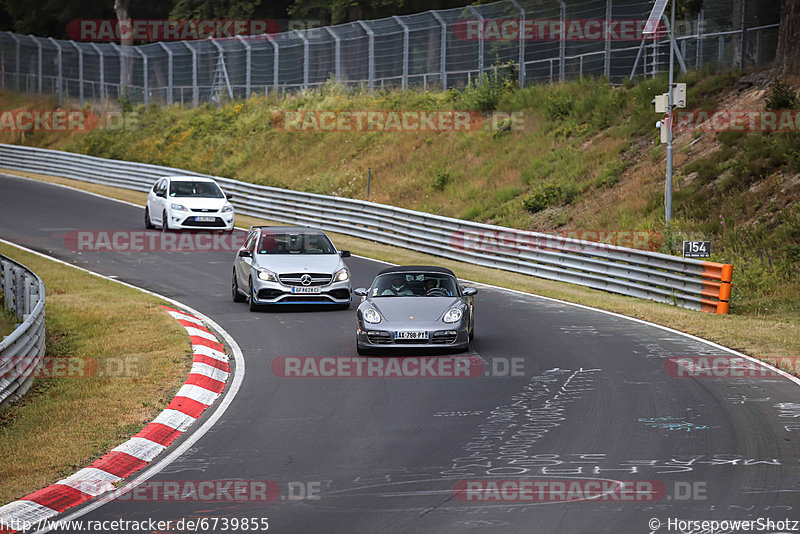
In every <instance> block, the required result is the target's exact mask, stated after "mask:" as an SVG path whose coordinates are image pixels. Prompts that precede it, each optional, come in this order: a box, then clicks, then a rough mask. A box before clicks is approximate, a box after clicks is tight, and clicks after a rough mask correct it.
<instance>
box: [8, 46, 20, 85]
mask: <svg viewBox="0 0 800 534" xmlns="http://www.w3.org/2000/svg"><path fill="white" fill-rule="evenodd" d="M8 35H10V36H11V38H12V39H14V43H16V45H17V46H16V51H15V52H14V90H15V91H19V76H20V70H21V69H20V64H19V62H20V61H21V59H22V50H21V47H22V45H21V44H20V42H19V37H17V36H16V35H14V34H13V33H11V32H8Z"/></svg>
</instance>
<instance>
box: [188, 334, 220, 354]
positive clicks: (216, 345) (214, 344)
mask: <svg viewBox="0 0 800 534" xmlns="http://www.w3.org/2000/svg"><path fill="white" fill-rule="evenodd" d="M189 338H190V339H191V340H192V345H204V346H206V347H208V348H210V349H214V350H217V351H219V352H225V347H224V346H223V345H222V343H220V342H218V341H211V340H210V339H206V338H204V337H200V336H189Z"/></svg>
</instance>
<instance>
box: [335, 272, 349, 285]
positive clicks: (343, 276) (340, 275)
mask: <svg viewBox="0 0 800 534" xmlns="http://www.w3.org/2000/svg"><path fill="white" fill-rule="evenodd" d="M348 278H350V273H349V272H348V271H347V269H339V270H338V271H336V274H334V275H333V281H334V282H344V281H345V280H347V279H348Z"/></svg>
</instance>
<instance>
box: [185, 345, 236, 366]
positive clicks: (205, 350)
mask: <svg viewBox="0 0 800 534" xmlns="http://www.w3.org/2000/svg"><path fill="white" fill-rule="evenodd" d="M192 351H193V352H194V353H195V354H202V355H203V356H208V357H209V358H214V359H215V360H219V361H221V362H225V363H227V362H228V355H227V354H225V353H224V352H220V351H218V350H216V349H212V348H211V347H206V346H205V345H192Z"/></svg>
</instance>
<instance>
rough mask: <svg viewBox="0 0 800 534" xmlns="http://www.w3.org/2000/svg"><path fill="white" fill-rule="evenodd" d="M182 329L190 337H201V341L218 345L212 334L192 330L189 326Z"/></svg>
mask: <svg viewBox="0 0 800 534" xmlns="http://www.w3.org/2000/svg"><path fill="white" fill-rule="evenodd" d="M184 328H185V329H186V331H187V332H189V335H190V336H195V337H202V338H203V339H207V340H209V341H213V342H214V343H219V340H218V339H217V336H215V335H214V334H209V333H208V332H204V331H203V330H200V329H199V328H192V327H191V326H184Z"/></svg>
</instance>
